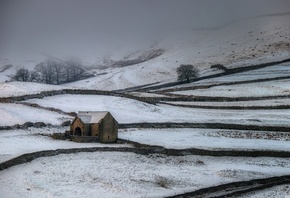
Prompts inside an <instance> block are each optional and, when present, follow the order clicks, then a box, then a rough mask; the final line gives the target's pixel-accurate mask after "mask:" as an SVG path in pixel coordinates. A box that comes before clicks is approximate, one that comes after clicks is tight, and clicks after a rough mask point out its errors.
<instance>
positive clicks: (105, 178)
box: [0, 152, 290, 198]
mask: <svg viewBox="0 0 290 198" xmlns="http://www.w3.org/2000/svg"><path fill="white" fill-rule="evenodd" d="M289 164H290V163H289V159H279V158H230V157H220V158H215V157H201V156H182V157H167V156H163V155H149V156H142V155H137V154H133V153H119V152H96V153H79V154H69V155H59V156H54V157H47V158H39V159H36V160H34V161H32V162H30V163H27V164H24V165H19V166H15V167H12V168H10V169H8V170H4V171H1V172H0V193H1V194H2V195H5V196H6V197H13V198H18V197H30V198H35V197H71V198H74V197H84V198H86V197H95V196H97V197H140V198H141V197H164V196H168V195H174V194H176V193H182V192H188V191H193V190H197V189H200V188H204V187H209V186H212V185H219V184H222V183H229V182H233V181H241V180H249V179H254V178H265V177H269V176H279V175H283V174H289V173H290V165H289ZM164 181H165V183H164ZM162 184H165V187H162Z"/></svg>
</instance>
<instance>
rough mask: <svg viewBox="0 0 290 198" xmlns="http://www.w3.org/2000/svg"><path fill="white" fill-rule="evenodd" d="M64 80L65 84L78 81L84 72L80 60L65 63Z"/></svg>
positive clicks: (72, 59)
mask: <svg viewBox="0 0 290 198" xmlns="http://www.w3.org/2000/svg"><path fill="white" fill-rule="evenodd" d="M65 72H66V78H67V82H72V81H77V80H79V79H80V78H81V77H82V75H83V73H84V72H85V70H84V69H83V65H82V62H81V60H80V59H77V58H71V59H69V60H68V61H66V68H65Z"/></svg>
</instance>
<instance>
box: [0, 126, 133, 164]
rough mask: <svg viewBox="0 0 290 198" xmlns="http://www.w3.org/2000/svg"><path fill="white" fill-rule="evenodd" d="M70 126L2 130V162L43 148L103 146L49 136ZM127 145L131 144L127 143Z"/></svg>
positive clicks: (0, 139)
mask: <svg viewBox="0 0 290 198" xmlns="http://www.w3.org/2000/svg"><path fill="white" fill-rule="evenodd" d="M68 129H69V127H66V128H65V127H60V128H55V127H52V128H47V127H46V128H29V129H25V130H20V129H18V130H16V129H15V130H8V131H6V130H3V131H0V145H1V147H0V148H1V149H0V163H1V162H4V161H7V160H9V159H12V158H14V157H17V156H19V155H22V154H25V153H32V152H36V151H42V150H55V149H69V148H83V147H103V146H104V144H100V143H75V142H71V141H68V140H67V141H64V140H55V139H53V138H51V137H49V136H44V135H43V134H46V135H51V134H52V133H64V131H65V130H68ZM115 146H118V147H121V146H124V145H119V144H118V145H117V144H108V145H106V147H115ZM126 146H127V147H128V146H129V145H126Z"/></svg>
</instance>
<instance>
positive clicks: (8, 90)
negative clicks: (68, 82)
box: [0, 82, 68, 97]
mask: <svg viewBox="0 0 290 198" xmlns="http://www.w3.org/2000/svg"><path fill="white" fill-rule="evenodd" d="M66 88H68V87H64V86H60V85H46V84H41V83H32V82H9V83H0V97H10V96H21V95H28V94H36V93H40V92H42V91H51V90H61V89H66Z"/></svg>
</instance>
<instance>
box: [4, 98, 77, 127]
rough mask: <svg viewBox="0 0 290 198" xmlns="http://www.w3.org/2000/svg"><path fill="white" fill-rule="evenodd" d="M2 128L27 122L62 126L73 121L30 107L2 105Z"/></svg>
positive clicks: (64, 116) (57, 114) (65, 116)
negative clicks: (65, 122)
mask: <svg viewBox="0 0 290 198" xmlns="http://www.w3.org/2000/svg"><path fill="white" fill-rule="evenodd" d="M0 115H1V120H0V126H12V125H15V124H24V123H25V122H44V123H46V124H52V125H60V124H62V123H63V122H64V121H67V120H70V119H72V117H70V116H67V115H61V114H59V113H56V112H52V111H47V110H43V109H37V108H33V107H28V106H25V105H21V104H12V103H7V104H3V103H0Z"/></svg>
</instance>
